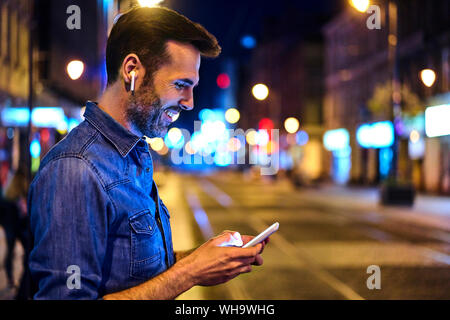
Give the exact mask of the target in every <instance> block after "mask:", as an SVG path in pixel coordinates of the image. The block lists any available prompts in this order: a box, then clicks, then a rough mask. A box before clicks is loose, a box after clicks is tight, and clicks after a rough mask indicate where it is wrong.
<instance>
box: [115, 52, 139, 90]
mask: <svg viewBox="0 0 450 320" xmlns="http://www.w3.org/2000/svg"><path fill="white" fill-rule="evenodd" d="M131 71H134V72H135V81H136V80H137V79H139V78H140V79H143V78H144V75H145V69H144V67H143V66H142V64H141V60H140V59H139V57H138V56H137V55H136V54H135V53H130V54H128V55H127V56H126V57H125V58H124V59H123V62H122V67H121V70H120V72H121V75H122V79H123V81H124V84H125V87H126V90H127V91H128V90H129V89H130V84H131ZM136 86H137V81H136Z"/></svg>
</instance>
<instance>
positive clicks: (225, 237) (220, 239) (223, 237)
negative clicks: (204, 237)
mask: <svg viewBox="0 0 450 320" xmlns="http://www.w3.org/2000/svg"><path fill="white" fill-rule="evenodd" d="M232 239H233V231H224V232H222V233H221V234H219V235H218V236H216V237H214V238H212V239H211V242H212V243H213V244H214V245H215V246H220V245H221V244H222V243H224V242H231V241H232Z"/></svg>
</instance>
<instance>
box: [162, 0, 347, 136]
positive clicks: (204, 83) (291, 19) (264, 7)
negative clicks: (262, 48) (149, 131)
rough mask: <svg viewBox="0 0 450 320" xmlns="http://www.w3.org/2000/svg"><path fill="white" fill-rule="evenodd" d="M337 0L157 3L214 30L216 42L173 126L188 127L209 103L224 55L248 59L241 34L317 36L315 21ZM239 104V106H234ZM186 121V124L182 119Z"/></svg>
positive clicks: (327, 16)
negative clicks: (216, 52) (190, 104)
mask: <svg viewBox="0 0 450 320" xmlns="http://www.w3.org/2000/svg"><path fill="white" fill-rule="evenodd" d="M342 4H343V3H342V1H341V0H315V1H306V0H304V1H299V0H297V1H294V0H279V1H276V2H275V1H267V0H265V1H261V0H258V1H256V0H244V1H242V0H241V1H239V0H228V1H216V0H214V1H211V0H189V1H183V0H166V1H165V2H163V3H162V5H163V6H167V7H169V8H172V9H174V10H176V11H178V12H180V13H181V14H183V15H185V16H187V17H188V18H189V19H191V20H193V21H195V22H199V23H200V24H202V25H203V26H204V27H205V28H206V29H207V30H208V31H209V32H211V33H212V34H213V35H215V36H216V37H217V39H218V41H219V44H220V45H221V47H222V54H221V55H220V56H219V57H218V58H217V59H213V60H211V59H203V61H202V66H201V68H200V79H201V80H200V85H199V87H198V88H197V89H196V90H195V95H194V99H195V101H194V102H195V109H194V111H192V112H189V113H184V114H183V115H182V117H180V119H179V120H178V121H177V126H182V127H190V126H191V125H192V122H193V121H194V120H197V119H198V118H197V114H198V111H199V110H201V109H202V108H205V107H209V108H213V107H214V106H213V105H212V104H213V101H214V95H215V94H216V93H217V91H218V90H220V89H218V88H217V86H216V77H217V75H218V74H219V73H221V72H223V64H224V61H225V60H226V59H228V58H232V59H234V61H235V62H236V63H237V64H244V63H247V62H248V61H249V59H250V58H251V54H252V51H253V50H257V46H256V47H255V48H254V49H246V48H244V47H242V46H241V44H240V41H241V38H242V36H244V35H246V34H249V35H252V36H254V37H255V39H256V40H257V44H258V43H261V42H264V41H270V40H271V39H273V38H280V37H290V38H294V39H296V38H297V39H299V40H301V38H302V37H320V35H321V27H322V26H323V25H324V23H326V22H327V21H329V19H330V18H331V17H332V16H334V15H335V14H336V13H338V11H339V9H340V7H341V6H342ZM238 107H239V106H238ZM188 124H190V125H188Z"/></svg>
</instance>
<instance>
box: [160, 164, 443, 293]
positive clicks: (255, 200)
mask: <svg viewBox="0 0 450 320" xmlns="http://www.w3.org/2000/svg"><path fill="white" fill-rule="evenodd" d="M164 180H165V181H167V182H164V184H163V185H162V187H161V197H162V199H165V198H164V193H165V192H171V193H173V190H174V188H176V190H177V191H178V192H179V193H180V194H183V196H184V199H185V200H184V201H182V202H180V201H178V200H177V201H172V200H171V198H170V196H169V198H168V200H165V201H166V202H167V205H168V207H169V209H172V210H171V212H172V220H173V221H172V224H173V232H174V246H175V248H177V243H178V244H181V245H186V242H189V241H191V242H192V244H194V243H195V241H201V240H202V236H203V235H206V236H210V235H212V234H214V235H215V234H218V233H220V232H221V231H223V230H232V231H239V232H240V233H242V234H250V235H256V234H257V233H259V232H260V231H262V230H264V229H265V228H266V227H268V226H269V225H271V224H272V223H273V222H275V221H278V222H279V223H280V229H279V231H278V232H277V233H275V234H274V235H273V236H272V237H271V239H270V242H269V244H268V245H267V247H266V248H265V250H264V253H263V258H264V265H263V266H262V267H254V268H253V271H252V272H251V273H250V274H246V275H242V276H240V277H239V278H236V279H234V280H232V281H231V282H230V283H229V284H225V285H220V286H218V287H216V288H206V289H204V288H201V289H199V288H196V289H194V290H191V291H190V292H187V293H185V294H184V296H181V299H182V298H186V299H189V298H192V299H204V298H206V299H449V298H450V296H449V294H450V293H449V290H448V283H449V281H450V271H449V264H450V212H449V211H448V210H447V212H445V211H444V210H442V209H439V208H449V207H450V199H448V198H442V197H441V198H439V197H419V198H418V200H417V204H416V208H415V209H408V208H401V207H400V208H398V207H381V206H379V205H378V204H377V200H378V198H377V192H376V190H375V189H353V190H352V189H346V188H341V187H326V186H324V187H319V188H317V189H312V190H311V189H307V190H296V189H295V188H293V187H292V186H291V184H290V183H289V182H288V181H286V180H284V181H275V182H274V181H271V180H262V179H259V177H258V180H256V181H252V180H251V178H249V177H248V178H246V177H244V176H242V175H240V174H237V173H220V174H217V175H213V176H210V177H207V176H204V177H194V176H185V175H178V174H169V175H165V176H164ZM168 188H171V191H169V190H168ZM172 198H173V199H174V200H175V198H174V197H173V195H172ZM433 204H434V207H433ZM185 207H187V208H189V209H186V208H185ZM427 207H429V210H427ZM178 208H179V209H178ZM177 209H178V210H177ZM433 209H434V210H433ZM188 212H189V213H188ZM204 213H205V214H206V216H207V219H206V217H204ZM183 214H188V218H186V217H182V216H181V215H183ZM195 218H196V219H197V221H195ZM178 219H184V222H186V221H189V219H190V220H191V221H190V222H191V223H192V225H193V226H194V228H193V229H192V231H190V232H189V231H185V232H184V233H181V230H182V228H183V226H179V225H178V223H177V222H178V221H177V220H178ZM186 219H187V220H186ZM178 230H180V231H178ZM211 233H212V234H211ZM189 234H191V237H190V238H189V236H188V235H189ZM189 239H190V240H189ZM197 244H199V243H197ZM370 265H377V266H379V267H380V271H381V289H379V290H378V289H373V290H369V289H368V288H367V285H366V281H367V279H368V278H369V276H370V275H371V273H369V274H368V273H367V268H368V267H369V266H370Z"/></svg>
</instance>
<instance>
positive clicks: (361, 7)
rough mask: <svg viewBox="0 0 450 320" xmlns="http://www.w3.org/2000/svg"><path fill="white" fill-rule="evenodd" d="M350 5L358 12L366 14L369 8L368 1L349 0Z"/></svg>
mask: <svg viewBox="0 0 450 320" xmlns="http://www.w3.org/2000/svg"><path fill="white" fill-rule="evenodd" d="M349 2H350V5H351V6H352V7H353V8H355V9H356V10H358V11H359V12H366V11H367V9H368V8H369V5H370V2H369V0H350V1H349Z"/></svg>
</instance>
